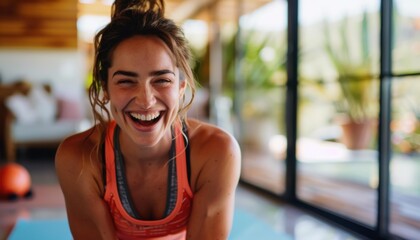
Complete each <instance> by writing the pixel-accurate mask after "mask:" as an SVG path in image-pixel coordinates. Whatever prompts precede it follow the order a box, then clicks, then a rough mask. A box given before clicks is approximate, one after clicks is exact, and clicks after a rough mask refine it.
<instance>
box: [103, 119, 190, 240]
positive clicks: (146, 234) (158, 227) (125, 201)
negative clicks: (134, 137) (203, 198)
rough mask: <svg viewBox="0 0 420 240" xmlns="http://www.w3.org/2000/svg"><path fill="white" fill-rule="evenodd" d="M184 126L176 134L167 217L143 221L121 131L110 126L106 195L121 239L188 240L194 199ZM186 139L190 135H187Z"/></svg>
mask: <svg viewBox="0 0 420 240" xmlns="http://www.w3.org/2000/svg"><path fill="white" fill-rule="evenodd" d="M180 125H181V124H176V126H175V127H174V129H173V131H172V135H173V141H172V147H171V159H172V158H174V159H175V160H174V161H170V164H168V174H169V177H168V197H167V201H166V210H165V216H163V218H162V219H157V220H141V219H140V218H139V217H138V215H137V213H136V210H135V209H134V207H133V205H132V202H131V201H132V200H131V197H130V194H129V190H128V187H127V183H126V179H125V170H124V161H123V158H122V154H121V151H120V147H119V141H118V135H119V127H118V125H117V124H116V123H115V121H112V122H110V124H109V127H108V130H107V135H106V139H105V166H106V169H105V174H106V177H105V181H106V183H105V195H104V200H105V201H106V203H107V204H108V206H109V210H110V212H111V215H112V218H113V222H114V226H115V229H116V234H117V237H118V239H147V240H152V239H159V240H165V239H171V240H178V239H185V238H186V226H187V223H188V219H189V216H190V212H191V207H192V197H193V193H192V191H191V188H190V185H189V181H188V172H187V160H189V158H188V157H187V154H188V153H187V152H188V150H187V148H186V145H187V144H186V142H185V141H186V139H185V138H184V135H183V134H182V130H181V126H180ZM185 136H186V135H185Z"/></svg>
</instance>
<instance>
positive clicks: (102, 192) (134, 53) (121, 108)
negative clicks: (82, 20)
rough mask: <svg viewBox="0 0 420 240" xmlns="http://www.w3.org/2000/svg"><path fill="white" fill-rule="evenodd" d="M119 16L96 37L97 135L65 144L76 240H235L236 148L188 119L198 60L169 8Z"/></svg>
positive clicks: (138, 7)
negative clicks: (189, 94)
mask: <svg viewBox="0 0 420 240" xmlns="http://www.w3.org/2000/svg"><path fill="white" fill-rule="evenodd" d="M112 9H113V11H112V14H111V15H112V17H111V22H110V23H109V24H108V25H106V26H105V27H104V28H103V29H102V30H101V31H100V32H99V33H98V34H97V35H96V37H95V51H96V54H95V61H94V69H93V76H94V77H93V82H92V85H91V86H90V89H89V94H90V100H91V105H92V109H93V111H94V117H95V120H96V121H95V122H96V125H95V126H94V127H93V128H91V129H89V130H87V131H85V132H82V133H80V134H77V135H74V136H71V137H69V138H67V139H66V140H65V141H64V142H63V143H62V144H61V145H60V148H59V149H58V151H57V155H56V170H57V174H58V178H59V181H60V185H61V188H62V190H63V193H64V197H65V201H66V208H67V214H68V220H69V224H70V229H71V232H72V235H73V237H74V238H75V239H99V238H100V239H227V237H228V235H229V232H230V229H231V226H232V218H233V203H234V195H235V188H236V186H237V183H238V179H239V170H240V158H241V156H240V149H239V146H238V143H237V141H236V140H235V139H234V138H233V137H232V136H231V135H229V134H228V133H226V132H224V131H223V130H221V129H219V128H217V127H215V126H212V125H209V124H206V123H203V122H199V121H197V120H191V119H188V118H186V111H187V109H188V107H189V105H190V104H191V102H192V100H193V98H194V91H195V84H194V78H193V74H192V71H191V68H190V66H189V65H188V62H189V58H190V53H189V49H188V47H187V42H186V40H185V37H184V35H183V33H182V31H181V29H180V28H179V27H178V26H177V25H175V23H174V22H173V21H171V20H169V19H167V18H165V17H164V9H165V8H164V2H163V1H152V0H150V1H138V2H137V1H129V0H127V1H126V0H117V1H116V2H115V3H114V4H113V8H112ZM187 88H190V92H192V97H191V99H188V100H186V99H185V95H184V93H185V90H186V89H187Z"/></svg>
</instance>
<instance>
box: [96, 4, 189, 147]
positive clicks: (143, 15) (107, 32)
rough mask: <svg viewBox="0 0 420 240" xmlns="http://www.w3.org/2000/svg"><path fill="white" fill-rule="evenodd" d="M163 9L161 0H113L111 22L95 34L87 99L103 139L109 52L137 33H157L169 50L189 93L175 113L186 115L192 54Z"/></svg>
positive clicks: (108, 116) (107, 113)
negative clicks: (90, 82)
mask: <svg viewBox="0 0 420 240" xmlns="http://www.w3.org/2000/svg"><path fill="white" fill-rule="evenodd" d="M164 10H165V5H164V1H163V0H145V1H142V0H115V2H114V3H113V5H112V10H111V22H110V23H109V24H108V25H106V26H105V27H104V28H103V29H102V30H100V31H99V32H98V33H97V34H96V36H95V59H94V66H93V82H92V84H91V86H90V87H89V99H90V104H91V106H92V109H93V115H94V120H95V123H97V125H96V126H97V128H98V130H99V133H100V134H101V135H102V136H101V141H103V140H104V139H103V134H104V131H105V128H106V123H107V121H108V120H109V119H110V113H109V111H108V109H107V108H106V104H107V103H108V99H106V98H104V97H103V96H101V94H103V93H104V92H106V91H107V86H108V83H107V81H108V68H109V67H110V66H111V64H112V62H111V61H112V58H111V57H112V53H113V51H114V49H115V48H116V46H117V45H118V44H120V43H121V42H122V41H123V40H125V39H128V38H130V37H133V36H136V35H150V36H156V37H158V38H160V39H161V40H162V41H163V42H164V43H165V44H166V45H167V47H168V48H169V50H170V51H171V53H172V55H173V58H174V60H175V64H176V66H177V67H178V68H179V70H180V78H182V79H181V80H182V81H186V87H187V88H190V90H191V93H192V96H191V99H189V101H188V102H186V101H185V96H184V99H183V102H182V103H181V106H180V109H179V112H178V117H180V118H185V116H186V111H187V109H188V108H189V106H190V105H191V103H192V100H193V98H194V93H195V80H194V76H193V73H192V70H191V67H190V66H189V61H190V58H191V54H190V50H189V48H188V43H187V41H186V39H185V36H184V33H183V31H182V29H181V28H180V27H178V26H177V25H176V24H175V23H174V22H173V21H172V20H170V19H167V18H165V17H164ZM97 107H99V109H98V108H97ZM104 114H105V116H104ZM99 144H100V145H101V143H99Z"/></svg>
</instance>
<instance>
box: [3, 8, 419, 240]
mask: <svg viewBox="0 0 420 240" xmlns="http://www.w3.org/2000/svg"><path fill="white" fill-rule="evenodd" d="M139 1H140V0H139ZM113 2H114V1H113V0H19V1H15V0H1V2H0V240H1V239H11V240H18V239H72V235H71V232H70V229H69V223H68V219H67V211H66V206H65V200H64V196H63V192H62V189H61V188H60V185H59V182H58V177H57V173H56V169H55V156H56V153H57V149H58V146H59V145H60V143H62V141H63V140H64V139H66V138H67V137H69V136H71V135H74V134H78V133H81V132H84V131H86V130H88V129H90V128H91V127H92V126H94V125H95V124H97V123H98V119H97V116H96V115H95V114H94V112H93V111H92V106H91V100H92V99H91V96H90V95H89V91H90V90H89V87H90V86H91V85H92V84H93V85H94V84H95V82H94V74H93V73H94V71H95V66H94V59H95V42H94V38H95V35H96V34H97V33H98V32H99V31H100V30H101V29H102V28H103V27H104V26H106V25H107V24H108V23H109V22H110V21H111V5H112V4H113ZM164 2H165V17H167V18H169V19H172V20H173V21H174V22H175V23H176V24H177V25H179V26H180V27H181V29H182V31H183V33H184V34H185V38H186V39H187V41H188V47H189V48H190V50H191V60H190V61H189V65H190V67H191V69H192V73H193V75H194V78H195V81H196V91H195V93H194V94H192V92H191V91H186V92H185V95H186V98H187V99H191V97H192V96H193V95H194V99H193V102H192V104H191V106H190V108H189V109H188V112H187V113H186V114H187V116H188V118H190V119H197V120H199V121H202V122H204V123H209V124H212V125H215V126H217V127H218V128H220V129H222V130H223V131H224V132H227V133H228V134H230V135H231V136H233V138H234V139H235V140H236V141H237V142H238V144H239V147H240V152H241V158H240V176H239V184H238V186H237V188H236V190H235V199H234V211H233V217H232V218H233V220H232V227H231V231H230V234H229V237H228V239H229V240H246V239H264V240H265V239H286V240H292V239H297V240H300V239H304V240H306V239H309V240H312V239H313V240H329V239H331V240H332V239H334V240H336V239H343V240H348V239H420V183H419V181H418V176H420V95H419V94H418V91H420V65H419V62H420V11H419V10H418V9H420V2H419V1H418V0H369V1H366V0H353V1H346V0H165V1H164ZM75 181H77V180H76V179H75ZM9 186H11V188H12V189H14V190H13V191H16V192H13V191H11V190H7V191H6V189H7V188H8V187H9Z"/></svg>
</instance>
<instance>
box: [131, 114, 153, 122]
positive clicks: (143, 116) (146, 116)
mask: <svg viewBox="0 0 420 240" xmlns="http://www.w3.org/2000/svg"><path fill="white" fill-rule="evenodd" d="M130 114H131V116H132V117H134V118H136V119H138V120H141V121H151V120H153V119H156V118H157V117H159V115H160V113H159V112H156V113H148V114H140V113H130Z"/></svg>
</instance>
